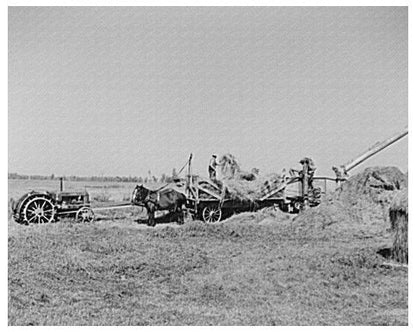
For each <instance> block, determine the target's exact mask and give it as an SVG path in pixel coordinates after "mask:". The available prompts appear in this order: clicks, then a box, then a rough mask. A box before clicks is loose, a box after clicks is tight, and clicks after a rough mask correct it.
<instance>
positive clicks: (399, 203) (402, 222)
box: [389, 190, 408, 264]
mask: <svg viewBox="0 0 416 332" xmlns="http://www.w3.org/2000/svg"><path fill="white" fill-rule="evenodd" d="M389 216H390V224H391V229H392V230H393V232H394V242H393V248H392V257H393V258H394V259H395V260H397V261H398V262H400V263H406V264H407V262H408V197H407V191H406V190H402V191H399V192H398V193H397V194H396V195H395V196H394V197H393V201H392V203H391V206H390V209H389Z"/></svg>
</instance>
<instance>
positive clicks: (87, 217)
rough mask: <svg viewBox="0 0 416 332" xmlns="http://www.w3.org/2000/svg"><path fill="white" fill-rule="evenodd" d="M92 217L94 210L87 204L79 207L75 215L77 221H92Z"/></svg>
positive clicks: (93, 216)
mask: <svg viewBox="0 0 416 332" xmlns="http://www.w3.org/2000/svg"><path fill="white" fill-rule="evenodd" d="M94 218H95V215H94V211H93V210H92V209H91V208H89V207H87V206H84V207H82V208H80V209H79V210H78V211H77V214H76V216H75V219H76V221H77V222H93V221H94Z"/></svg>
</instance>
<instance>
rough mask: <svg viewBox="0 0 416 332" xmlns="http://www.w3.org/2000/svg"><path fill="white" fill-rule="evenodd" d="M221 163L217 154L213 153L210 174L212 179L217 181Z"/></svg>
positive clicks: (209, 168)
mask: <svg viewBox="0 0 416 332" xmlns="http://www.w3.org/2000/svg"><path fill="white" fill-rule="evenodd" d="M219 165H220V164H219V163H218V162H217V155H216V154H213V155H212V157H211V159H210V161H209V165H208V174H209V178H210V180H213V181H215V180H216V179H217V166H219Z"/></svg>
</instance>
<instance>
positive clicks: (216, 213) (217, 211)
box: [202, 205, 222, 223]
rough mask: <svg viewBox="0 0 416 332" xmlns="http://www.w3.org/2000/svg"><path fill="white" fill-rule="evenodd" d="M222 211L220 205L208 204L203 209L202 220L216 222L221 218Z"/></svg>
mask: <svg viewBox="0 0 416 332" xmlns="http://www.w3.org/2000/svg"><path fill="white" fill-rule="evenodd" d="M221 217H222V211H221V208H220V207H219V206H214V205H208V206H206V207H204V209H203V210H202V220H203V221H204V222H206V223H214V222H218V221H220V220H221Z"/></svg>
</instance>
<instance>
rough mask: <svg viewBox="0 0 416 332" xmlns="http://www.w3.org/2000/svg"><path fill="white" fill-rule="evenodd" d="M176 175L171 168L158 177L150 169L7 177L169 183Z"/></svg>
mask: <svg viewBox="0 0 416 332" xmlns="http://www.w3.org/2000/svg"><path fill="white" fill-rule="evenodd" d="M177 176H178V175H177V173H176V170H175V169H173V170H172V175H166V174H164V173H163V174H162V175H161V176H160V177H156V176H154V175H152V173H151V171H148V175H147V176H145V177H142V176H131V175H130V176H103V175H102V176H97V175H94V176H76V175H70V176H65V175H64V176H56V175H55V174H51V175H24V174H18V173H8V178H9V179H13V180H59V179H60V178H61V177H62V178H63V179H64V180H65V181H97V182H136V183H152V182H163V183H170V182H173V179H174V178H176V177H177Z"/></svg>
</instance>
